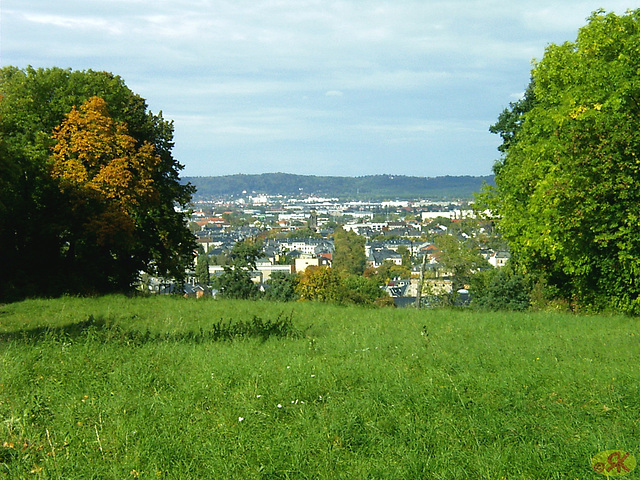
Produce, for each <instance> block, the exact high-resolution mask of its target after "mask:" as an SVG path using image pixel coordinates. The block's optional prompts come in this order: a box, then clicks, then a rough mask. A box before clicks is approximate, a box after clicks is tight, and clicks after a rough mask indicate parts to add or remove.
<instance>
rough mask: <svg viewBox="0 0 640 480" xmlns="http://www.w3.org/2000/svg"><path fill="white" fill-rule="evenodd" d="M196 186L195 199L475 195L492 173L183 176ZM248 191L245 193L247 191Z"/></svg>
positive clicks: (366, 198) (396, 197) (449, 196)
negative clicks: (284, 196) (250, 196)
mask: <svg viewBox="0 0 640 480" xmlns="http://www.w3.org/2000/svg"><path fill="white" fill-rule="evenodd" d="M182 181H183V182H185V183H186V182H190V183H191V184H192V185H194V186H195V187H196V188H197V193H196V194H195V196H194V199H195V200H207V199H213V198H220V197H230V196H241V195H243V194H251V193H253V192H255V193H262V194H268V195H286V196H292V195H301V194H307V195H316V196H324V197H337V198H341V199H345V198H352V199H360V200H383V199H388V200H391V199H418V198H422V199H432V200H440V199H454V198H456V199H463V200H465V199H469V200H470V199H472V198H473V193H474V192H478V191H480V189H481V188H482V185H483V183H485V182H486V183H489V184H493V175H487V176H481V177H472V176H445V177H408V176H402V175H369V176H364V177H330V176H323V177H320V176H313V175H293V174H288V173H263V174H259V175H226V176H220V177H184V178H183V179H182ZM244 192H246V193H244Z"/></svg>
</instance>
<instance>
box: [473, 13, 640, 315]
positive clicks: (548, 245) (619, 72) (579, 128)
mask: <svg viewBox="0 0 640 480" xmlns="http://www.w3.org/2000/svg"><path fill="white" fill-rule="evenodd" d="M639 33H640V10H636V11H632V12H628V13H627V14H626V15H623V16H618V15H615V14H613V13H611V14H605V13H604V12H603V11H598V12H595V13H594V14H593V15H592V16H591V17H590V18H589V21H588V24H587V25H586V26H585V27H583V28H582V29H580V31H579V33H578V37H577V39H576V41H575V42H567V43H564V44H562V45H550V46H549V47H548V48H547V49H546V52H545V54H544V57H543V59H542V60H541V61H540V62H539V63H538V64H537V65H535V67H534V69H533V72H532V81H531V85H530V88H529V90H528V91H529V94H528V96H527V97H526V98H525V100H526V102H527V103H526V104H525V103H523V102H521V103H519V104H516V105H512V106H511V111H510V112H507V113H504V114H503V116H502V118H507V117H511V119H512V120H514V122H512V123H511V124H508V122H507V123H503V124H500V122H499V124H497V125H496V126H495V128H494V130H495V131H496V132H497V133H500V134H501V135H502V137H503V139H504V140H505V141H504V143H503V145H502V150H503V151H504V154H503V156H502V158H501V159H500V160H499V161H498V162H496V165H495V166H494V172H495V181H496V187H495V189H494V190H491V189H488V190H485V196H484V198H483V199H482V201H483V202H484V204H485V205H486V206H488V207H489V208H491V210H492V211H493V213H494V215H495V219H496V222H497V225H498V227H499V229H500V231H501V233H502V235H503V236H504V237H505V239H506V240H507V241H508V242H509V245H510V249H511V251H512V254H513V257H512V258H513V260H514V261H515V262H516V264H517V265H518V266H519V268H520V269H521V271H522V272H523V273H524V272H526V273H531V274H534V275H536V276H538V277H539V278H541V279H542V280H543V281H544V282H545V283H546V284H548V285H550V286H551V287H554V288H555V289H556V291H557V292H559V294H560V295H561V296H562V297H564V298H565V299H566V300H570V301H571V302H572V303H573V304H574V305H575V306H576V307H586V308H589V309H594V310H599V309H603V308H614V309H618V310H621V311H625V312H629V313H634V314H638V313H640V215H638V214H637V212H636V210H637V205H638V203H639V201H640V182H638V179H639V178H640V129H639V128H638V118H640V77H638V74H637V72H638V71H640V56H638V54H637V52H638V49H639V48H640V36H639V35H638V34H639ZM502 118H501V119H502ZM515 120H517V121H515Z"/></svg>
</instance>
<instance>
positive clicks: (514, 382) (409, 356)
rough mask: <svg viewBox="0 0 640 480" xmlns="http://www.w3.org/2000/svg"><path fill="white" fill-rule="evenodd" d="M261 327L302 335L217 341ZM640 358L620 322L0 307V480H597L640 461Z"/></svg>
mask: <svg viewBox="0 0 640 480" xmlns="http://www.w3.org/2000/svg"><path fill="white" fill-rule="evenodd" d="M254 317H258V318H259V319H261V320H262V321H264V322H265V324H266V323H268V322H276V321H277V320H278V319H291V320H292V322H293V327H294V328H293V329H292V330H291V331H278V330H277V329H275V330H274V331H273V332H271V333H273V334H272V335H269V336H266V335H252V333H255V332H252V331H250V330H247V331H246V332H245V333H246V335H244V336H242V333H239V334H238V335H237V336H236V338H235V339H234V340H232V341H230V340H221V339H218V340H216V339H215V338H214V336H212V335H211V334H210V333H211V332H212V331H213V330H212V329H213V328H214V325H216V324H218V325H223V326H225V325H226V326H227V327H228V326H229V325H230V324H232V325H233V324H235V323H238V322H247V324H248V322H251V321H252V319H254ZM221 320H223V321H224V323H222V324H221V323H220V321H221ZM225 328H226V327H225ZM279 333H283V334H282V335H280V334H279ZM300 333H302V334H301V335H296V334H300ZM639 341H640V329H639V328H638V321H637V319H634V318H628V317H613V316H612V317H604V316H600V317H595V316H594V317H578V316H570V315H562V314H541V313H536V314H533V313H531V314H515V313H509V314H479V313H474V312H467V311H446V310H423V311H415V310H392V309H383V310H375V309H362V308H355V307H353V308H351V307H339V306H331V305H323V304H313V303H295V304H277V303H266V302H258V303H252V302H242V301H195V300H186V299H179V298H137V299H128V298H125V297H105V298H95V299H78V298H62V299H57V300H31V301H25V302H21V303H15V304H9V305H3V306H0V478H3V477H6V478H11V479H14V478H15V479H20V478H43V479H44V478H46V479H49V478H51V479H67V478H73V479H75V478H82V479H91V478H95V479H111V478H113V479H127V478H149V479H151V478H153V479H155V478H170V479H203V478H225V479H226V478H229V479H286V478H291V479H355V478H357V479H366V478H371V479H373V478H385V479H386V478H389V479H403V480H404V479H419V478H429V479H443V480H444V479H446V480H452V479H470V478H473V479H503V478H504V479H554V478H557V479H565V478H571V479H573V478H577V479H583V478H597V477H598V476H599V475H598V474H596V473H595V472H594V471H593V470H592V469H591V464H590V459H591V458H592V457H593V456H594V455H595V454H597V453H598V452H600V451H603V450H612V449H623V450H625V451H629V452H631V453H632V454H634V455H636V456H637V455H640V435H639V434H640V431H639V429H640V363H639V362H638V355H639V353H640V344H639ZM634 475H637V472H635V471H634V472H633V473H632V474H631V477H633V476H634Z"/></svg>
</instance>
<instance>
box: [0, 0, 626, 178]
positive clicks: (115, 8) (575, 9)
mask: <svg viewBox="0 0 640 480" xmlns="http://www.w3.org/2000/svg"><path fill="white" fill-rule="evenodd" d="M599 8H604V9H605V10H606V11H615V12H617V13H624V12H625V11H626V10H628V9H631V8H635V7H634V5H632V4H631V2H630V0H629V1H626V0H625V1H613V0H600V1H592V0H565V1H563V2H557V1H550V0H519V1H517V2H511V3H505V2H503V1H497V0H447V1H445V0H437V1H430V2H425V1H423V0H367V1H366V2H365V1H364V0H332V1H325V0H250V1H249V0H153V1H152V0H110V1H109V2H105V1H104V0H66V1H65V2H51V1H50V0H29V1H24V0H3V1H2V11H1V12H0V15H1V17H0V21H1V22H2V25H1V27H2V28H1V32H2V33H1V35H2V38H1V51H0V61H1V63H2V65H16V66H18V67H25V66H27V65H33V66H35V67H50V66H59V67H71V68H74V69H82V70H84V69H94V70H107V71H111V72H113V73H115V74H118V75H120V76H122V77H123V78H124V79H125V81H126V82H127V84H128V85H129V86H130V87H131V88H132V89H133V90H134V91H136V92H137V93H139V94H140V95H142V96H143V97H145V98H146V99H147V100H148V102H149V105H150V108H151V110H153V111H156V112H157V111H159V110H162V111H163V112H164V115H165V117H167V118H169V119H173V120H174V121H175V129H176V136H175V140H176V148H175V151H174V153H175V155H176V157H177V158H178V159H179V160H180V161H181V162H182V163H183V164H184V165H185V170H184V172H183V173H184V174H185V175H218V174H231V173H260V172H274V171H288V172H292V173H302V174H323V175H326V174H331V175H365V174H375V173H395V174H406V175H425V176H433V175H463V174H470V175H480V174H489V173H490V172H491V166H492V164H493V161H494V160H495V159H496V158H497V156H498V152H497V150H496V146H497V145H498V143H499V142H498V139H497V138H495V136H493V135H491V134H490V133H489V132H488V128H489V126H490V125H491V123H493V122H494V121H495V120H496V118H497V115H498V114H499V113H500V112H501V111H502V110H503V109H504V108H505V107H506V106H507V105H508V103H509V102H511V101H513V100H514V99H516V98H518V96H519V95H521V92H522V91H523V90H524V89H525V87H526V86H527V83H528V81H529V70H530V65H531V60H532V59H533V58H541V57H542V55H543V53H544V48H545V47H546V46H547V45H548V44H549V43H560V42H564V41H567V40H569V41H570V40H574V39H575V37H576V34H577V30H578V28H580V27H581V26H582V25H584V24H585V23H586V19H587V17H588V16H589V15H590V14H591V13H592V12H593V11H594V10H597V9H599Z"/></svg>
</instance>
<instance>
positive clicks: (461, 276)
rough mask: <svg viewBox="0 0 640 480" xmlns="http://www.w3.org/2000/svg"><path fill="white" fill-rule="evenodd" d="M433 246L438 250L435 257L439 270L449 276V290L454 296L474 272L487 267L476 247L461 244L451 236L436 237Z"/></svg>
mask: <svg viewBox="0 0 640 480" xmlns="http://www.w3.org/2000/svg"><path fill="white" fill-rule="evenodd" d="M435 246H436V247H438V249H439V253H438V256H437V259H438V264H439V268H440V269H441V270H442V271H443V272H444V273H448V274H450V275H451V289H452V294H453V295H454V296H455V295H456V292H458V290H461V289H463V288H465V286H466V285H468V284H469V282H470V281H471V277H472V276H473V274H474V273H475V272H477V271H478V270H479V269H480V268H482V267H488V266H489V263H488V262H487V261H486V260H485V259H484V258H483V257H482V256H481V255H480V253H479V251H478V247H477V246H476V245H472V244H469V243H463V242H462V241H460V240H459V239H457V238H456V237H454V236H452V235H439V236H437V237H436V239H435Z"/></svg>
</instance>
